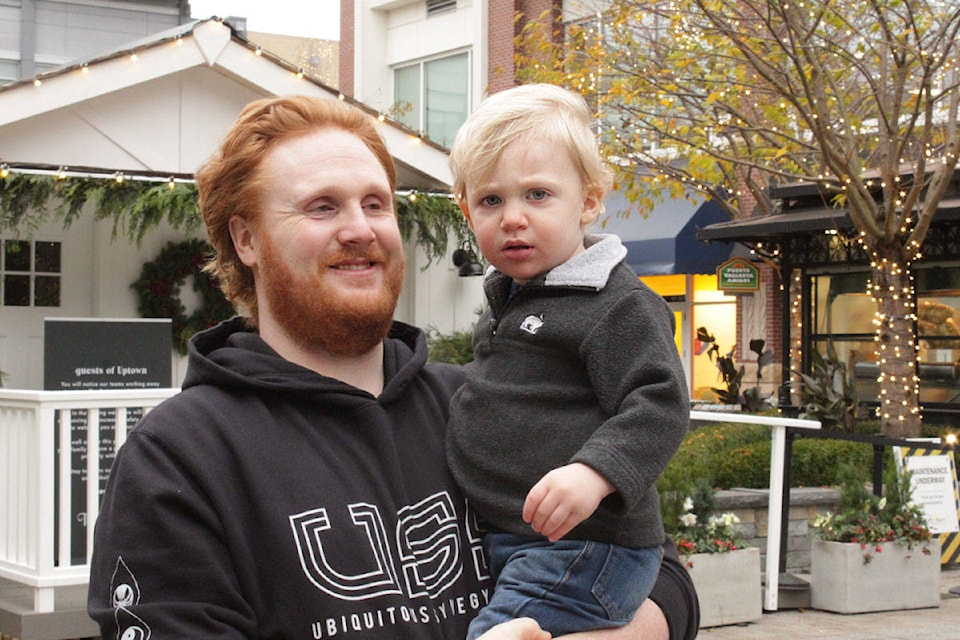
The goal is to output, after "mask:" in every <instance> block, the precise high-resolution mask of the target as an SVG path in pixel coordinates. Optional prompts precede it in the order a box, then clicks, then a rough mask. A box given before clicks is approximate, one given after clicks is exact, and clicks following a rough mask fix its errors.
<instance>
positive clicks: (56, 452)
mask: <svg viewBox="0 0 960 640" xmlns="http://www.w3.org/2000/svg"><path fill="white" fill-rule="evenodd" d="M177 391H178V389H147V390H140V389H136V390H110V391H15V390H2V389H0V578H2V579H6V580H10V581H13V582H15V583H19V584H22V585H26V586H27V587H29V588H31V589H32V591H33V608H34V610H35V611H37V612H47V611H53V609H54V595H55V591H56V588H57V587H65V586H72V585H82V584H86V582H87V579H88V576H89V570H90V567H89V562H90V553H91V550H92V548H93V523H94V522H96V519H97V514H98V512H99V507H100V496H101V495H102V492H103V487H104V484H105V482H106V477H107V475H108V473H109V470H110V464H111V463H112V461H113V457H114V455H115V454H116V451H117V449H118V448H119V447H120V445H121V444H123V441H124V440H125V439H126V436H127V431H128V429H130V428H131V427H132V426H133V425H134V424H136V422H137V420H139V418H140V417H141V416H142V415H143V414H144V413H145V412H147V411H149V410H150V409H152V408H153V407H155V406H156V405H157V404H159V403H160V402H161V401H163V400H164V399H166V398H168V397H170V396H172V395H174V394H175V393H177ZM91 479H92V481H91Z"/></svg>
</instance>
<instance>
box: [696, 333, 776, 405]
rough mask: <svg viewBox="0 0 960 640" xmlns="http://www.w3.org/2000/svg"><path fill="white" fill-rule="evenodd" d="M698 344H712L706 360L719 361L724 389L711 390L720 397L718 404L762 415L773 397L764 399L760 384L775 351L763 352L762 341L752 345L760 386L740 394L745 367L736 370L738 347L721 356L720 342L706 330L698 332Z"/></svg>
mask: <svg viewBox="0 0 960 640" xmlns="http://www.w3.org/2000/svg"><path fill="white" fill-rule="evenodd" d="M697 340H699V341H700V342H702V343H704V344H709V345H710V346H709V347H708V348H707V357H709V358H710V360H711V361H714V360H716V363H717V370H718V371H719V374H720V380H721V381H722V382H723V384H724V385H725V388H722V389H721V388H716V387H711V389H710V390H711V391H713V392H714V393H715V394H717V400H719V401H720V402H721V403H722V404H739V405H740V407H741V408H742V409H743V410H744V411H746V412H748V413H757V412H759V411H762V410H763V408H764V405H765V404H766V401H767V399H768V398H769V397H770V394H766V395H764V394H763V393H761V391H760V385H759V382H760V380H761V378H763V368H764V367H765V366H767V365H768V364H770V363H771V362H773V349H764V346H765V345H766V342H765V341H764V340H761V339H759V338H757V339H754V340H751V341H750V350H751V351H753V352H754V353H755V354H757V383H758V384H757V386H755V387H751V388H749V389H746V390H744V391H743V392H742V393H741V391H740V385H741V384H742V382H743V375H744V372H745V371H746V368H745V367H743V366H742V365H741V366H740V367H739V368H737V365H736V364H735V363H734V361H733V352H734V351H735V350H736V348H737V346H736V345H733V347H732V348H731V349H730V351H728V352H727V353H726V355H720V345H718V344H717V339H716V338H715V337H714V336H713V334H711V333H710V332H709V331H707V328H706V327H700V328H698V329H697Z"/></svg>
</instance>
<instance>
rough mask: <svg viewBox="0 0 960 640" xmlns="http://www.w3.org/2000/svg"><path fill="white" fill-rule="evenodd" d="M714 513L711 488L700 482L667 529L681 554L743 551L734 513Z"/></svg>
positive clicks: (741, 538)
mask: <svg viewBox="0 0 960 640" xmlns="http://www.w3.org/2000/svg"><path fill="white" fill-rule="evenodd" d="M674 497H676V496H674ZM714 510H715V503H714V496H713V488H712V487H711V486H710V483H709V482H707V481H706V480H705V479H700V480H699V481H698V482H697V483H695V484H694V486H693V491H692V493H691V494H690V495H686V496H683V502H682V507H681V513H680V514H679V515H678V516H677V519H676V521H675V522H672V523H670V525H672V526H668V527H667V529H668V531H669V532H670V533H671V535H672V536H673V540H674V542H675V543H676V544H677V549H678V550H679V551H680V553H681V554H683V555H690V554H693V553H725V552H727V551H736V550H737V549H742V548H743V547H744V542H743V537H742V536H741V534H740V531H739V530H738V529H737V527H736V525H737V524H738V523H739V522H740V519H739V518H738V517H737V516H736V515H735V514H733V513H730V512H728V513H723V514H716V513H714Z"/></svg>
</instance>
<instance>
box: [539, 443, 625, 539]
mask: <svg viewBox="0 0 960 640" xmlns="http://www.w3.org/2000/svg"><path fill="white" fill-rule="evenodd" d="M613 491H614V487H613V485H612V484H610V482H609V481H607V479H606V478H604V477H603V476H602V475H600V474H599V473H597V472H596V471H594V470H593V469H591V468H590V467H588V466H587V465H585V464H583V463H580V462H574V463H573V464H568V465H567V466H565V467H560V468H558V469H554V470H553V471H551V472H550V473H548V474H547V475H545V476H543V478H541V479H540V481H539V482H537V484H535V485H533V488H532V489H530V492H529V493H528V494H527V499H526V501H525V502H524V503H523V521H524V522H527V523H529V524H530V526H531V527H533V530H534V531H536V532H537V533H539V534H540V535H543V536H546V538H547V539H548V540H550V541H551V542H556V541H557V540H559V539H560V538H562V537H563V536H565V535H567V534H568V533H570V531H571V530H572V529H573V528H574V527H575V526H577V525H578V524H580V523H581V522H583V521H584V520H586V519H587V518H589V517H590V514H592V513H593V512H594V511H596V510H597V506H598V505H599V504H600V501H601V500H603V499H604V498H605V497H607V496H608V495H610V494H611V493H613Z"/></svg>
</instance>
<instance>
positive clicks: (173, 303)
mask: <svg viewBox="0 0 960 640" xmlns="http://www.w3.org/2000/svg"><path fill="white" fill-rule="evenodd" d="M212 253H213V247H211V246H210V244H208V243H207V242H206V241H204V240H199V239H193V240H185V241H183V242H168V243H167V246H166V247H164V249H163V250H162V251H161V252H160V254H159V255H158V256H157V257H156V258H155V259H154V260H153V261H152V262H145V263H144V265H143V269H142V270H141V271H140V277H139V278H138V279H137V281H136V282H134V283H133V284H132V285H130V286H131V288H132V289H134V290H135V291H136V292H137V310H138V311H139V312H140V317H142V318H170V319H171V320H172V321H173V326H172V331H171V333H172V336H171V337H172V339H173V346H174V348H175V349H176V350H177V351H178V352H179V353H180V354H181V355H185V354H186V353H187V341H189V340H190V337H191V336H192V335H193V334H195V333H196V332H197V331H201V330H203V329H206V328H208V327H212V326H213V325H215V324H217V323H218V322H220V321H221V320H226V319H227V318H230V317H231V316H233V315H234V309H233V306H232V305H231V304H230V303H229V302H227V299H226V298H224V297H223V293H222V292H221V291H220V288H219V287H218V286H217V281H216V279H215V278H213V277H212V276H211V275H210V274H208V273H206V272H205V271H203V270H202V267H203V265H204V264H206V262H207V260H208V259H209V257H210V256H211V255H212ZM188 276H193V290H194V291H196V292H197V293H198V294H200V304H199V306H198V307H197V309H196V310H195V311H194V312H193V313H192V314H190V315H189V316H187V310H186V307H184V306H183V303H182V302H181V301H180V289H181V287H183V285H184V283H185V282H186V280H187V277H188Z"/></svg>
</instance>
